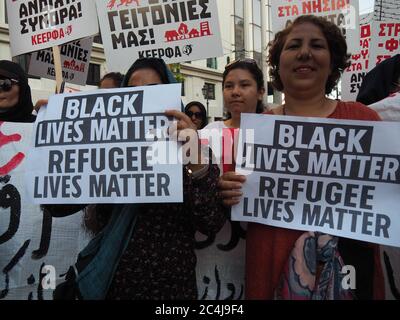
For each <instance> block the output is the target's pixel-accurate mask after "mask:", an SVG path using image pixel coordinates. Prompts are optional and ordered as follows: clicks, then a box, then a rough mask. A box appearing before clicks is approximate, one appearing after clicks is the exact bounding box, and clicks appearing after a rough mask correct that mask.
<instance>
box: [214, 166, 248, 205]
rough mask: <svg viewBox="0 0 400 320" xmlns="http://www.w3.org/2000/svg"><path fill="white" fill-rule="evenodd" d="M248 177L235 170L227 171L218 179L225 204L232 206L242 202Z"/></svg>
mask: <svg viewBox="0 0 400 320" xmlns="http://www.w3.org/2000/svg"><path fill="white" fill-rule="evenodd" d="M245 181H246V177H245V176H243V175H240V174H237V173H235V172H233V171H230V172H225V173H224V174H223V175H222V176H221V177H220V178H219V181H218V188H219V190H220V194H221V196H222V199H223V204H224V206H227V207H230V206H233V205H235V204H238V203H239V202H240V197H241V196H242V195H243V192H242V191H241V189H242V185H243V183H244V182H245Z"/></svg>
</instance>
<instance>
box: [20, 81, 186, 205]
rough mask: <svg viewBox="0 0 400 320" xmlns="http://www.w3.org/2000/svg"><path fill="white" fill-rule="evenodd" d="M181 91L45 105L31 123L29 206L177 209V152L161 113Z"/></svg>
mask: <svg viewBox="0 0 400 320" xmlns="http://www.w3.org/2000/svg"><path fill="white" fill-rule="evenodd" d="M180 92H181V85H180V84H168V85H156V86H145V87H135V88H123V89H112V90H107V89H103V90H96V91H92V92H84V93H78V94H63V95H54V96H52V97H50V100H49V104H48V106H47V108H45V109H44V110H43V111H41V112H39V115H38V119H37V120H36V123H35V136H34V141H33V146H34V147H33V149H32V150H31V152H30V153H29V157H28V159H27V161H28V163H29V168H31V170H30V171H29V173H28V174H27V183H26V185H27V189H28V190H27V191H28V194H29V195H30V196H31V199H33V201H34V202H35V203H43V204H45V203H149V202H151V203H156V202H157V203H162V202H182V200H183V191H182V161H181V157H180V155H179V151H181V149H180V148H181V147H180V146H178V143H177V142H176V141H177V138H175V137H170V136H169V134H168V129H169V127H170V125H171V123H172V121H173V119H172V118H171V117H167V116H166V115H165V114H164V111H165V110H166V109H175V110H180V109H181V100H180Z"/></svg>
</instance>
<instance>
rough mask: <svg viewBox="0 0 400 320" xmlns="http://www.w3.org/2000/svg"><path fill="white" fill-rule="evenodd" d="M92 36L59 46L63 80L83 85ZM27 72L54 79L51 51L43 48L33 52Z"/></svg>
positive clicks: (87, 68) (86, 72) (85, 78)
mask: <svg viewBox="0 0 400 320" xmlns="http://www.w3.org/2000/svg"><path fill="white" fill-rule="evenodd" d="M92 44H93V38H92V37H90V38H84V39H81V40H76V41H72V42H70V43H66V44H64V45H62V46H61V48H60V54H61V67H62V77H63V80H64V81H65V82H69V83H74V84H79V85H85V84H86V80H87V74H88V71H89V62H90V55H91V52H92ZM29 74H31V75H34V76H38V77H43V78H47V79H53V80H55V79H56V71H55V68H54V58H53V51H52V50H51V49H44V50H39V51H37V52H34V53H33V54H32V57H31V60H30V63H29Z"/></svg>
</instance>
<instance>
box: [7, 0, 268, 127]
mask: <svg viewBox="0 0 400 320" xmlns="http://www.w3.org/2000/svg"><path fill="white" fill-rule="evenodd" d="M269 1H270V0H224V1H217V6H218V11H219V22H220V30H221V38H222V46H223V56H221V57H213V58H209V59H205V60H197V61H191V62H186V63H181V64H180V73H181V75H182V77H181V78H182V79H183V80H182V81H183V88H182V100H183V102H184V103H185V104H186V103H188V102H190V101H193V100H197V101H200V102H202V103H204V105H205V106H207V104H208V115H209V118H210V120H214V119H220V118H221V117H222V116H223V98H222V73H223V71H224V67H225V65H226V64H227V63H229V62H231V61H233V60H235V59H238V58H254V59H255V60H256V61H257V62H258V63H259V65H260V67H261V68H263V70H264V74H265V75H266V74H267V67H266V63H265V61H266V51H265V50H263V48H266V45H267V43H268V41H269V38H270V34H271V32H270V27H269V18H268V12H269V10H268V9H269ZM5 2H6V1H5V0H0V59H9V60H10V59H13V60H14V61H15V62H18V63H20V64H21V65H22V66H23V67H25V68H26V69H27V68H28V66H27V63H28V62H27V61H28V59H27V55H22V56H18V57H14V58H12V57H11V51H10V40H9V25H8V21H7V12H6V5H5ZM110 71H120V70H107V65H106V58H105V55H104V50H103V46H102V44H101V39H100V37H99V36H97V37H95V42H94V44H93V49H92V56H91V61H90V67H89V74H88V79H87V85H86V86H78V85H73V84H67V86H68V87H69V88H70V89H72V90H80V91H85V90H92V89H94V88H96V86H97V83H98V82H99V80H100V78H101V77H102V76H103V75H104V74H105V73H107V72H110ZM266 80H267V79H266ZM29 83H30V86H31V88H32V96H33V100H34V103H35V102H36V101H37V100H38V99H45V98H48V97H49V96H50V95H51V94H53V93H54V92H55V87H56V83H55V81H54V80H50V79H45V78H39V77H33V76H30V77H29ZM204 86H205V87H206V88H207V94H208V103H207V99H205V97H204V96H203V93H202V88H203V87H204ZM269 99H270V102H272V97H270V98H269ZM265 102H267V98H266V100H265Z"/></svg>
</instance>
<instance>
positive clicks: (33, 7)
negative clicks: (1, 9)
mask: <svg viewBox="0 0 400 320" xmlns="http://www.w3.org/2000/svg"><path fill="white" fill-rule="evenodd" d="M6 4H7V13H8V21H9V26H10V45H11V54H12V56H17V55H20V54H23V53H27V52H32V51H38V50H41V49H45V48H50V47H52V46H56V45H60V44H64V43H67V42H70V41H73V40H76V39H81V38H85V37H88V36H92V35H94V34H97V33H98V32H99V26H98V23H97V16H96V8H95V3H94V0H85V1H83V0H81V1H80V0H30V1H28V0H7V2H6Z"/></svg>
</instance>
